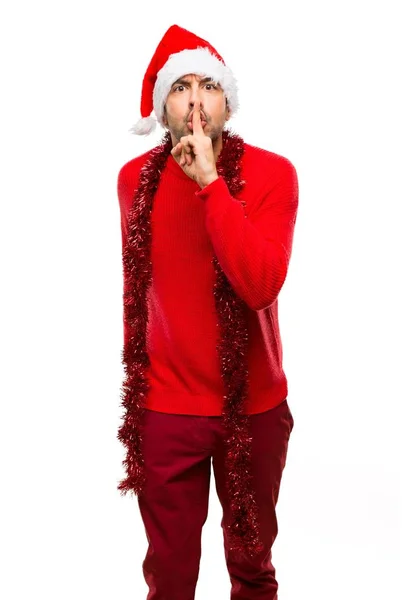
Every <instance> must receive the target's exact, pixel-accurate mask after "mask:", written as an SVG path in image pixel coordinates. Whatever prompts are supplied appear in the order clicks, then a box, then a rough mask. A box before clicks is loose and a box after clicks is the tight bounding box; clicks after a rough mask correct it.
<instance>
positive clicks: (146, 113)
mask: <svg viewBox="0 0 414 600" xmlns="http://www.w3.org/2000/svg"><path fill="white" fill-rule="evenodd" d="M190 73H194V74H195V75H201V76H205V77H211V78H212V79H213V81H215V82H216V83H219V84H220V85H221V87H222V89H223V91H224V95H225V96H226V98H227V105H228V107H229V109H230V112H231V114H232V115H233V114H234V113H235V112H236V110H237V108H238V97H237V82H236V80H235V78H234V76H233V73H232V72H231V70H230V69H229V67H227V66H226V65H225V63H224V60H223V58H222V57H221V56H220V54H219V53H218V52H217V50H216V49H215V48H213V46H212V45H211V44H209V43H208V42H206V40H203V39H202V38H200V37H198V36H196V35H195V34H194V33H191V31H187V29H183V28H182V27H179V26H178V25H172V26H171V27H170V28H169V29H168V30H167V31H166V33H165V34H164V37H163V38H162V40H161V41H160V43H159V44H158V46H157V49H156V50H155V53H154V56H153V57H152V59H151V62H150V64H149V65H148V68H147V71H146V73H145V75H144V80H143V84H142V94H141V115H142V118H141V119H139V121H137V122H136V123H135V125H133V126H132V127H131V129H130V130H129V131H131V132H132V133H135V134H137V135H148V134H149V133H151V132H152V131H154V129H155V127H156V124H157V121H158V122H159V123H160V125H161V126H162V127H165V125H164V124H163V122H162V117H163V114H164V105H165V101H166V99H167V96H168V94H169V93H170V90H171V86H172V84H173V83H174V82H175V81H176V80H177V79H179V78H180V77H183V76H184V75H188V74H190ZM153 110H154V113H155V116H156V119H154V118H153V117H151V116H150V115H151V112H152V111H153Z"/></svg>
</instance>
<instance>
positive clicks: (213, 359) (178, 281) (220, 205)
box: [118, 143, 298, 416]
mask: <svg viewBox="0 0 414 600" xmlns="http://www.w3.org/2000/svg"><path fill="white" fill-rule="evenodd" d="M244 148H245V152H244V155H243V158H242V171H241V178H242V179H243V180H245V182H246V184H245V186H244V188H243V189H242V191H241V192H240V193H239V195H238V198H239V199H240V200H245V201H246V205H245V206H242V204H241V202H240V200H239V199H235V198H233V197H232V196H231V194H230V192H229V190H228V187H227V184H226V182H225V180H224V179H223V177H219V178H218V179H216V180H215V181H213V182H212V183H210V184H209V185H208V186H206V187H205V188H203V189H201V188H200V186H199V185H198V184H197V183H196V182H195V181H193V180H192V179H190V178H189V177H188V176H187V175H186V174H185V173H184V171H183V170H182V169H181V167H180V166H179V165H178V164H177V163H176V161H175V160H174V158H173V157H172V156H171V155H170V156H169V157H168V159H167V164H166V168H165V169H164V170H163V172H162V174H161V179H160V183H159V187H158V190H157V192H156V194H155V197H154V204H153V209H152V248H151V261H152V269H153V271H152V273H153V282H152V286H151V287H150V288H149V295H148V302H149V304H148V316H149V321H148V330H147V352H148V355H149V358H150V367H149V370H148V372H147V376H148V378H149V381H150V390H149V392H148V396H147V401H146V406H147V408H149V409H151V410H155V411H160V412H166V413H176V414H191V415H205V416H210V415H216V416H219V415H221V414H222V409H223V403H224V398H223V395H224V394H225V388H224V382H223V380H222V377H221V374H220V364H219V360H218V355H217V348H216V344H217V334H218V331H219V330H218V324H217V323H218V322H217V316H216V310H215V304H214V296H213V284H214V281H215V272H214V267H213V264H212V262H211V261H212V258H213V255H215V256H216V257H217V259H218V261H219V263H220V266H221V268H222V269H223V271H224V273H225V275H226V276H227V278H228V279H229V281H230V283H231V285H232V287H233V289H234V291H235V292H236V294H237V295H238V296H239V297H240V298H241V299H242V300H244V302H245V310H246V315H247V327H248V335H249V348H248V356H247V360H248V370H249V380H250V385H249V395H248V397H247V403H246V411H245V412H246V413H247V414H254V413H260V412H263V411H266V410H269V409H270V408H273V407H275V406H276V405H278V404H279V403H280V402H282V401H283V400H284V399H285V398H286V397H287V394H288V387H287V380H286V375H285V373H284V370H283V366H282V343H281V339H280V332H279V323H278V296H279V292H280V290H281V288H282V286H283V283H284V281H285V278H286V274H287V270H288V265H289V260H290V256H291V251H292V241H293V232H294V226H295V221H296V214H297V207H298V179H297V174H296V170H295V168H294V166H293V165H292V163H291V162H290V161H289V160H288V159H287V158H285V157H283V156H281V155H278V154H274V153H272V152H269V151H267V150H263V149H261V148H257V147H255V146H252V145H250V144H246V143H245V144H244ZM149 152H150V151H148V152H146V153H144V154H142V155H140V156H138V157H136V158H133V159H132V160H130V161H129V162H127V163H126V164H125V165H123V167H122V168H121V170H120V171H119V175H118V198H119V205H120V213H121V231H122V244H123V245H124V244H125V239H126V233H127V216H128V211H129V209H130V208H131V206H132V202H133V195H134V190H135V189H136V188H137V186H138V180H139V173H140V169H141V167H142V166H143V164H144V162H145V161H146V159H147V158H148V157H149ZM124 285H125V284H124ZM127 331H128V325H127V324H126V322H125V318H124V339H126V336H127Z"/></svg>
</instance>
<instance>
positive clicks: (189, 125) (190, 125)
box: [187, 115, 207, 131]
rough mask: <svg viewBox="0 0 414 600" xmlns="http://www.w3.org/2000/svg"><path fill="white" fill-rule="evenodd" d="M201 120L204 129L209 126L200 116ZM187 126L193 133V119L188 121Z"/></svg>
mask: <svg viewBox="0 0 414 600" xmlns="http://www.w3.org/2000/svg"><path fill="white" fill-rule="evenodd" d="M200 118H201V126H202V127H203V128H204V127H205V126H206V125H207V121H206V120H205V119H203V117H202V116H201V115H200ZM187 126H188V128H189V129H191V131H193V119H192V117H191V119H190V120H189V121H187Z"/></svg>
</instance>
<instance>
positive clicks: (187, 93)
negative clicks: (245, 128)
mask: <svg viewBox="0 0 414 600" xmlns="http://www.w3.org/2000/svg"><path fill="white" fill-rule="evenodd" d="M197 99H198V100H199V101H200V117H201V121H202V125H203V130H204V133H205V134H206V135H208V136H209V137H210V138H211V140H212V142H214V141H215V140H217V139H218V138H220V137H221V134H222V131H223V128H224V125H225V122H226V121H227V120H228V119H229V118H230V110H229V109H228V108H227V104H226V97H225V96H224V92H223V89H222V88H221V86H220V84H215V83H214V81H213V80H212V79H211V77H201V76H200V75H193V74H189V75H184V76H183V77H180V78H179V79H177V81H176V82H175V83H173V85H172V86H171V90H170V92H169V94H168V96H167V99H166V103H165V109H164V117H163V122H164V125H165V126H166V127H167V129H168V130H169V131H170V133H171V137H172V142H173V145H175V144H177V143H178V142H179V141H180V138H181V137H182V136H184V135H189V134H192V133H193V130H192V126H191V125H192V124H191V120H192V114H193V109H194V102H195V100H197Z"/></svg>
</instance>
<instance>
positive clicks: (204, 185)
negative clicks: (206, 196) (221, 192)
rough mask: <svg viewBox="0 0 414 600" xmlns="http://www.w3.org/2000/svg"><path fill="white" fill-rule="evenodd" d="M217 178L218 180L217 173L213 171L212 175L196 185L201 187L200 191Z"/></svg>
mask: <svg viewBox="0 0 414 600" xmlns="http://www.w3.org/2000/svg"><path fill="white" fill-rule="evenodd" d="M218 178H219V175H218V173H217V171H214V173H212V174H211V175H208V176H207V177H204V178H203V180H202V181H200V182H199V183H198V185H199V186H200V187H201V189H202V188H205V187H207V186H208V185H210V183H213V181H215V180H216V179H218Z"/></svg>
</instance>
